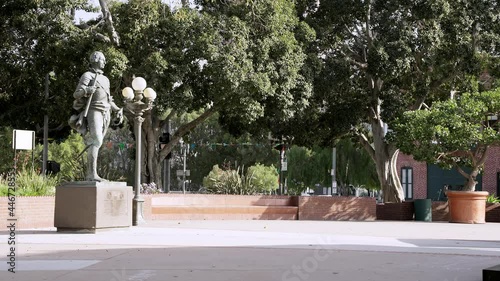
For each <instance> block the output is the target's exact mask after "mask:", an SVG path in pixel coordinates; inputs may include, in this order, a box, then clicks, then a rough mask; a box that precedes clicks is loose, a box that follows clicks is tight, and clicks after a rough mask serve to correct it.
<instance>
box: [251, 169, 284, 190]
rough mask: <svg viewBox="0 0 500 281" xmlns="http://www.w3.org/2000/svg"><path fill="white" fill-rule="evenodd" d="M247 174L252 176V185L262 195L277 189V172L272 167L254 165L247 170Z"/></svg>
mask: <svg viewBox="0 0 500 281" xmlns="http://www.w3.org/2000/svg"><path fill="white" fill-rule="evenodd" d="M247 174H250V175H252V184H253V185H255V187H256V188H257V189H258V191H259V192H262V193H271V192H272V191H274V190H276V189H277V187H278V172H277V171H276V168H275V167H274V166H272V165H271V166H264V165H262V164H259V163H257V164H255V166H251V167H250V168H248V172H247Z"/></svg>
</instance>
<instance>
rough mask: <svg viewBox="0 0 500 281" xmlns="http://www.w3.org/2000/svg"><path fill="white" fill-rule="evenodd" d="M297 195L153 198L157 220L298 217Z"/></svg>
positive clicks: (285, 218) (282, 218)
mask: <svg viewBox="0 0 500 281" xmlns="http://www.w3.org/2000/svg"><path fill="white" fill-rule="evenodd" d="M297 213H298V207H297V199H296V198H295V197H293V196H267V195H222V194H221V195H216V194H161V195H155V196H153V197H152V198H151V219H153V220H280V219H281V220H296V219H297Z"/></svg>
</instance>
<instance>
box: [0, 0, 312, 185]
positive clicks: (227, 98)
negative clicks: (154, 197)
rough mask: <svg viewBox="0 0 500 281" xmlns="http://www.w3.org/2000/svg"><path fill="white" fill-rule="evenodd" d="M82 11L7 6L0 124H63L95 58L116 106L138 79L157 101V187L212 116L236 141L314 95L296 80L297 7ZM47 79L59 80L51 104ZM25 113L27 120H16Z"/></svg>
mask: <svg viewBox="0 0 500 281" xmlns="http://www.w3.org/2000/svg"><path fill="white" fill-rule="evenodd" d="M85 3H86V1H83V0H81V1H56V0H43V1H34V0H23V1H6V2H3V4H1V5H2V6H1V8H2V9H1V18H0V24H1V27H2V30H4V31H7V32H6V34H7V35H8V36H7V37H6V40H4V41H3V42H2V43H0V44H2V45H1V46H2V48H1V50H2V51H1V52H2V53H1V56H0V58H1V59H2V61H5V62H7V63H6V64H2V66H0V71H1V72H2V75H0V76H1V77H2V78H0V79H1V80H0V84H1V85H2V86H0V87H1V88H0V99H2V103H1V106H2V108H1V109H2V111H0V112H2V113H0V114H1V115H0V119H2V120H4V121H6V124H12V125H14V124H13V123H16V122H19V126H21V122H20V120H24V119H27V120H29V121H28V122H27V123H26V122H22V125H23V126H22V127H23V128H27V127H32V126H34V125H36V124H38V123H41V122H40V119H41V118H42V116H43V114H40V111H39V110H36V109H38V107H39V106H40V105H42V107H43V108H44V109H46V110H47V111H50V112H49V114H50V116H51V118H53V119H54V120H55V122H56V124H66V120H67V119H68V116H70V111H71V102H72V97H71V96H72V92H73V91H74V87H75V86H76V83H77V81H78V76H79V75H81V73H83V71H84V70H85V67H86V63H85V60H86V58H87V57H88V55H89V54H90V53H91V52H92V51H94V50H96V49H100V50H102V51H103V53H104V54H105V56H106V58H107V68H106V69H105V72H106V74H107V75H108V77H109V78H110V80H111V83H112V85H111V88H112V94H113V95H114V96H115V100H116V101H117V102H118V103H119V104H120V103H121V102H120V101H121V100H122V98H121V96H120V92H121V89H122V88H124V87H125V86H130V84H131V80H132V78H133V77H134V76H142V77H144V78H145V79H146V80H147V81H148V84H149V86H150V87H152V88H153V89H155V90H156V92H157V93H158V98H157V100H156V101H155V109H154V110H153V111H150V112H147V113H146V114H145V119H146V120H145V121H144V124H143V134H142V136H143V142H142V144H143V147H142V149H143V150H144V152H145V153H143V155H144V156H145V159H140V160H139V161H140V163H141V165H143V169H142V170H143V171H144V173H143V181H147V182H152V181H154V182H157V183H159V182H160V181H159V178H160V171H161V165H160V163H161V161H162V160H163V159H164V158H165V157H166V156H167V155H168V154H169V153H170V152H171V151H172V149H173V147H174V146H175V145H176V144H177V143H178V142H179V140H180V139H181V138H182V137H183V136H185V135H186V134H188V133H189V132H190V131H191V130H193V128H195V127H196V126H198V125H199V124H201V123H202V122H203V121H205V120H206V119H207V118H208V117H210V116H212V115H213V114H215V113H216V112H217V113H218V114H219V119H220V122H221V123H222V124H224V125H225V126H226V127H227V128H229V129H231V132H233V133H242V132H244V131H245V130H246V129H247V128H265V127H267V126H268V124H270V123H272V122H271V120H272V119H274V118H279V119H281V120H287V119H289V118H291V117H292V116H293V114H294V112H296V111H298V110H301V109H302V108H303V107H304V106H305V105H306V103H305V101H306V100H307V97H308V96H309V95H310V89H311V87H310V85H309V84H308V83H307V82H306V80H305V79H304V78H303V77H302V75H301V73H300V69H301V67H302V65H303V63H304V60H305V55H304V53H303V51H302V46H303V43H302V42H303V40H302V37H300V36H299V35H300V34H304V33H305V34H308V33H311V30H310V28H308V26H307V25H305V24H300V22H299V20H298V17H297V14H296V11H295V7H294V5H293V2H292V1H287V0H278V1H271V0H264V1H196V4H197V7H195V8H193V7H190V6H188V1H183V2H182V3H183V7H181V8H179V9H176V10H171V9H170V7H169V6H168V5H167V4H164V3H162V2H161V1H160V0H152V1H144V0H130V1H127V2H120V1H107V0H101V1H99V4H100V11H101V16H100V17H98V18H97V19H95V20H89V21H86V22H82V23H76V22H74V21H73V17H72V14H73V13H72V11H74V10H75V9H87V10H90V9H91V8H90V7H87V6H86V4H85ZM47 73H53V75H52V76H51V77H52V78H51V85H50V92H51V99H50V100H49V101H48V102H46V103H45V102H44V98H43V89H44V77H45V74H47ZM30 79H31V80H30ZM29 106H31V107H29ZM28 107H29V108H28ZM24 108H28V110H26V111H23V113H24V112H25V113H26V114H25V115H24V116H23V118H22V119H21V118H14V116H19V115H21V109H24ZM52 111H53V112H52ZM190 112H199V113H200V115H199V116H198V117H197V118H195V119H193V120H189V122H187V123H184V124H181V125H179V126H178V127H177V130H176V131H175V132H174V133H173V136H172V137H171V139H170V142H169V143H168V144H166V145H165V146H164V147H163V148H162V149H159V148H158V139H159V136H160V134H161V133H162V129H163V128H164V125H165V124H166V122H168V120H169V119H172V118H173V117H174V116H180V115H182V114H184V113H190ZM34 113H37V114H39V115H40V116H38V115H37V116H36V117H35V116H33V114H34ZM129 117H131V116H129ZM257 124H259V125H257ZM16 126H17V125H16Z"/></svg>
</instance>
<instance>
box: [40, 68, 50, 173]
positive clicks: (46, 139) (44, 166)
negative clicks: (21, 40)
mask: <svg viewBox="0 0 500 281" xmlns="http://www.w3.org/2000/svg"><path fill="white" fill-rule="evenodd" d="M48 99H49V74H48V73H47V74H46V75H45V101H47V100H48ZM48 160H49V115H48V114H45V116H44V117H43V153H42V175H46V174H47V161H48Z"/></svg>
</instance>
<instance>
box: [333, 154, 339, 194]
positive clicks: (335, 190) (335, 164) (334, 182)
mask: <svg viewBox="0 0 500 281" xmlns="http://www.w3.org/2000/svg"><path fill="white" fill-rule="evenodd" d="M336 174H337V148H336V147H333V149H332V195H334V194H337V193H338V191H337V177H336ZM334 192H335V193H334Z"/></svg>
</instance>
